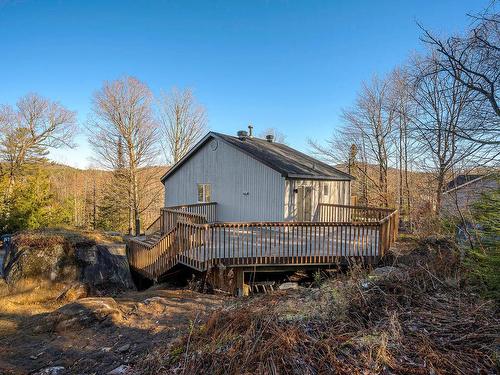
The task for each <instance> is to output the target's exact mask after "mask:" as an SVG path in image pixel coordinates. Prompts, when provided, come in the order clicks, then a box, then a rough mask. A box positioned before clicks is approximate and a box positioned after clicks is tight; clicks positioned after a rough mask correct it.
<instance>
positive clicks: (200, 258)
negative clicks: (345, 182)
mask: <svg viewBox="0 0 500 375" xmlns="http://www.w3.org/2000/svg"><path fill="white" fill-rule="evenodd" d="M315 216H316V221H314V222H248V223H246V222H245V223H243V222H236V223H221V222H216V220H215V217H216V215H215V203H211V204H208V205H207V204H197V205H186V206H178V207H169V208H164V209H162V211H161V216H160V217H159V218H158V219H157V220H155V222H154V223H153V224H154V225H152V226H150V227H149V228H148V229H147V230H146V236H144V237H140V238H132V239H131V240H130V241H129V243H128V246H127V257H128V259H129V264H130V266H131V268H133V269H134V270H136V271H137V272H139V273H141V274H143V275H144V276H145V277H147V278H149V279H152V280H156V279H158V278H159V277H160V276H161V275H163V274H165V273H167V272H168V271H169V270H170V269H171V268H172V267H174V266H175V265H177V264H184V265H186V266H189V267H191V268H193V269H196V270H198V271H206V270H208V269H209V268H210V267H212V266H214V265H218V264H223V265H225V266H229V267H248V266H252V267H259V266H265V265H268V266H305V265H331V264H336V263H338V262H339V261H341V260H342V259H344V260H345V259H347V258H358V259H362V260H368V261H373V260H376V259H377V258H378V257H380V256H383V255H384V253H385V252H386V251H387V250H388V249H389V248H390V247H391V246H392V244H393V243H394V242H395V240H396V237H397V233H398V228H397V227H398V224H397V223H398V212H397V210H392V209H382V208H372V207H356V206H342V205H333V204H319V205H318V208H317V215H315ZM265 289H267V285H266V288H265Z"/></svg>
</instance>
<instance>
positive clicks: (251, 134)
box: [248, 124, 253, 138]
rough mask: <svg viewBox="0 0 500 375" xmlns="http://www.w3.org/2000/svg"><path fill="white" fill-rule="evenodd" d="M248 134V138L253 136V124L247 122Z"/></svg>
mask: <svg viewBox="0 0 500 375" xmlns="http://www.w3.org/2000/svg"><path fill="white" fill-rule="evenodd" d="M248 136H249V137H250V138H252V137H253V126H252V124H249V125H248Z"/></svg>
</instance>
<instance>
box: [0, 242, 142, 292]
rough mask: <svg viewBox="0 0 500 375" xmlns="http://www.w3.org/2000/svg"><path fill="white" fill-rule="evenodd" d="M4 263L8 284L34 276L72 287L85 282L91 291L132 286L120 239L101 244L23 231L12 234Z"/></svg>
mask: <svg viewBox="0 0 500 375" xmlns="http://www.w3.org/2000/svg"><path fill="white" fill-rule="evenodd" d="M4 264H5V269H4V278H5V281H6V282H7V283H8V284H9V285H13V284H15V283H17V282H18V281H20V280H23V279H34V280H50V281H57V282H63V283H68V284H69V285H71V286H72V287H71V288H73V289H75V287H74V285H76V284H79V285H85V286H86V287H88V289H89V290H90V292H91V293H94V292H96V293H100V292H108V291H109V292H115V291H120V290H125V289H134V288H135V286H134V283H133V281H132V277H131V274H130V269H129V265H128V261H127V257H126V253H125V244H122V243H110V244H102V245H101V244H95V243H92V242H90V241H78V242H71V241H68V240H67V239H66V238H64V237H62V236H49V235H47V236H43V235H38V236H35V235H33V236H31V237H30V235H25V236H24V237H22V236H20V237H19V238H18V240H16V237H14V240H13V242H12V245H11V247H10V250H9V252H8V254H7V255H6V259H5V263H4ZM75 290H76V289H75ZM72 292H74V290H72ZM81 294H82V295H83V293H81Z"/></svg>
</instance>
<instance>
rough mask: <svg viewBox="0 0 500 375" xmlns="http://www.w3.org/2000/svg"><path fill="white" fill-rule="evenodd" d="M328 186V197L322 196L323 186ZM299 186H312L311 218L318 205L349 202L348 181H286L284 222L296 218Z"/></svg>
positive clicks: (349, 190)
mask: <svg viewBox="0 0 500 375" xmlns="http://www.w3.org/2000/svg"><path fill="white" fill-rule="evenodd" d="M325 185H326V186H328V195H327V196H325V195H324V194H323V188H324V186H325ZM299 186H312V213H311V214H312V217H311V219H312V218H313V217H314V214H315V212H316V207H317V206H318V203H330V204H345V205H349V204H350V201H351V189H350V187H351V184H350V181H317V180H286V184H285V220H287V221H292V220H295V219H296V217H297V202H296V200H297V194H296V193H295V192H294V190H295V189H297V188H298V187H299Z"/></svg>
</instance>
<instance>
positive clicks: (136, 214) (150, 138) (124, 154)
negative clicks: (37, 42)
mask: <svg viewBox="0 0 500 375" xmlns="http://www.w3.org/2000/svg"><path fill="white" fill-rule="evenodd" d="M151 102H152V95H151V92H150V90H149V88H148V87H147V85H146V84H144V83H142V82H140V81H139V80H137V79H136V78H133V77H124V78H122V79H119V80H116V81H112V82H105V83H104V85H103V87H102V88H101V90H99V91H98V92H96V93H95V94H94V99H93V107H92V112H93V114H94V116H93V118H92V119H91V120H90V122H89V125H88V130H89V133H90V136H89V143H90V144H91V146H92V148H93V149H94V151H95V153H96V155H97V157H98V160H97V161H98V162H99V163H100V164H101V165H102V166H103V167H105V168H107V169H110V170H115V171H117V170H120V176H121V177H122V178H124V179H125V181H126V185H127V193H126V194H127V195H128V196H124V197H123V200H124V201H126V202H128V206H129V208H130V211H131V214H130V221H133V223H134V226H135V234H136V235H139V234H140V214H141V212H142V211H144V210H146V209H147V208H148V207H149V206H150V205H151V204H152V202H153V200H154V199H156V197H153V198H151V197H149V194H148V195H147V194H145V189H146V187H147V186H151V185H152V184H154V183H156V181H155V179H154V178H153V177H152V176H151V174H150V173H148V167H151V166H154V165H155V164H156V162H157V158H158V155H159V152H158V151H159V149H158V125H157V122H156V121H155V119H154V116H153V113H152V109H151ZM117 181H118V180H117ZM118 190H119V189H118ZM131 224H132V223H131ZM130 226H132V225H130Z"/></svg>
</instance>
